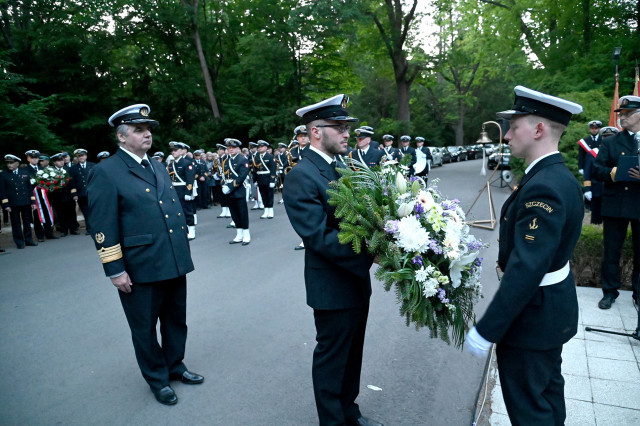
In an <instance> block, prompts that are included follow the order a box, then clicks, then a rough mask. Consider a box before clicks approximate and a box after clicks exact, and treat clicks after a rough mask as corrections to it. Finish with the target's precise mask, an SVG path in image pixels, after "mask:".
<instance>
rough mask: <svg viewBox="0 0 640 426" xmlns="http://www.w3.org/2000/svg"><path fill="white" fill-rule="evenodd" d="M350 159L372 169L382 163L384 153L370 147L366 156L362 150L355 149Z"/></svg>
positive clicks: (350, 154)
mask: <svg viewBox="0 0 640 426" xmlns="http://www.w3.org/2000/svg"><path fill="white" fill-rule="evenodd" d="M349 158H352V159H354V160H356V161H359V162H361V163H363V164H364V165H366V166H367V167H369V168H371V167H375V166H377V165H378V164H380V161H381V160H382V158H384V152H383V151H380V150H379V149H373V148H372V147H371V146H369V149H368V150H367V153H366V154H365V153H364V152H363V151H361V150H360V149H354V150H353V151H351V152H349Z"/></svg>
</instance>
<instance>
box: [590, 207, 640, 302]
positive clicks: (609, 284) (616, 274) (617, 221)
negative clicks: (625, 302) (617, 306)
mask: <svg viewBox="0 0 640 426" xmlns="http://www.w3.org/2000/svg"><path fill="white" fill-rule="evenodd" d="M629 225H631V238H632V243H633V271H632V272H631V285H632V288H633V298H634V300H637V297H638V290H639V288H640V287H639V285H640V284H639V277H640V220H639V219H628V218H620V217H606V216H605V217H603V218H602V229H603V237H604V253H603V256H602V273H601V277H600V278H601V281H602V292H603V293H604V294H605V295H606V294H609V295H612V296H614V297H618V294H619V292H618V289H619V288H620V284H621V282H620V256H621V255H622V245H623V244H624V240H625V238H626V236H627V228H628V227H629Z"/></svg>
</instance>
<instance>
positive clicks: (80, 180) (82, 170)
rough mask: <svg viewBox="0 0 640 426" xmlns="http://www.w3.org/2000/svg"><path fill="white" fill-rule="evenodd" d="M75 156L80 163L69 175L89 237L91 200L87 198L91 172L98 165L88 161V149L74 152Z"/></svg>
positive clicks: (73, 167) (71, 168)
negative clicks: (88, 206)
mask: <svg viewBox="0 0 640 426" xmlns="http://www.w3.org/2000/svg"><path fill="white" fill-rule="evenodd" d="M73 155H75V156H76V158H77V159H78V162H77V163H76V164H74V165H73V166H71V167H70V168H69V174H70V175H71V182H72V184H73V185H72V188H73V189H72V190H71V191H72V193H73V195H74V199H75V200H76V201H77V202H78V206H79V207H80V211H81V212H82V216H83V217H84V223H85V227H86V228H87V229H86V231H85V234H87V235H89V226H88V223H89V219H88V217H89V216H88V215H89V211H88V209H87V205H88V204H89V200H88V198H87V185H88V183H89V172H90V171H91V169H92V168H93V166H95V165H96V163H92V162H91V161H87V150H86V149H82V148H79V149H76V150H75V151H73ZM74 190H75V192H74Z"/></svg>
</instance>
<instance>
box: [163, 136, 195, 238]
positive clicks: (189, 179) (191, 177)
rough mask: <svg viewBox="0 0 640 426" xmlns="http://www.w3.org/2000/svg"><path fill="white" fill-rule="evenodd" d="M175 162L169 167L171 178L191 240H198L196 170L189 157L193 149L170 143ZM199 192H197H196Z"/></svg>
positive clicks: (184, 144)
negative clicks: (195, 202)
mask: <svg viewBox="0 0 640 426" xmlns="http://www.w3.org/2000/svg"><path fill="white" fill-rule="evenodd" d="M169 147H170V148H171V155H173V158H174V160H173V162H172V163H171V164H170V165H169V166H168V167H167V168H168V170H169V176H171V181H172V182H173V186H174V188H175V190H176V192H177V193H178V199H179V200H180V204H181V205H182V210H183V211H184V215H185V219H186V221H187V226H188V233H187V236H188V238H189V239H190V240H193V239H195V238H196V220H195V213H196V210H195V204H194V198H195V196H194V195H195V194H194V192H195V191H194V188H193V185H194V184H195V182H196V168H195V166H194V164H193V161H192V160H191V159H190V158H189V157H187V151H188V150H189V149H190V148H191V147H190V146H189V145H187V144H186V143H184V142H175V141H172V142H169ZM196 191H197V190H196Z"/></svg>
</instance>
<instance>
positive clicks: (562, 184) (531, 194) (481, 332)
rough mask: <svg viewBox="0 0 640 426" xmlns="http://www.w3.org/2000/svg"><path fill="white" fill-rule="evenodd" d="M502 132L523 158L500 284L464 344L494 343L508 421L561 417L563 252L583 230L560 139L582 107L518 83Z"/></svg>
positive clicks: (565, 311) (565, 313)
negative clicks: (505, 130)
mask: <svg viewBox="0 0 640 426" xmlns="http://www.w3.org/2000/svg"><path fill="white" fill-rule="evenodd" d="M515 94H516V99H515V105H514V106H513V109H511V110H508V111H503V112H501V113H498V116H499V117H501V118H504V119H508V120H510V125H511V127H510V129H509V131H508V132H507V134H506V135H505V137H504V138H505V140H506V141H507V142H508V144H509V146H510V147H511V152H512V155H514V156H515V157H517V158H523V159H524V160H525V162H526V163H527V164H528V167H527V169H526V170H525V176H524V177H523V178H522V181H521V182H520V185H518V188H517V189H516V190H515V191H514V192H513V193H512V194H511V195H510V196H509V198H508V199H507V200H506V201H505V203H504V205H503V206H502V212H501V214H500V239H499V241H500V242H499V252H498V266H499V268H500V270H501V271H504V275H503V277H502V281H501V282H500V287H499V288H498V291H497V292H496V294H495V296H494V298H493V300H492V301H491V304H490V305H489V307H488V308H487V310H486V312H485V313H484V315H483V316H482V318H481V319H480V321H479V322H478V323H477V325H476V327H474V328H472V329H471V330H470V331H469V333H468V335H467V339H466V342H465V348H466V349H467V350H468V351H471V352H472V353H474V354H476V355H479V356H486V354H487V352H488V351H489V350H490V348H491V345H492V343H496V344H497V348H496V353H497V359H498V372H499V374H500V384H501V385H502V395H503V396H504V401H505V404H506V407H507V412H508V414H509V418H510V419H511V423H512V424H513V425H563V424H564V420H565V417H566V409H565V402H564V379H563V377H562V372H561V364H562V345H564V344H565V343H566V342H568V341H569V339H571V337H573V336H574V335H575V334H576V332H577V327H578V298H577V295H576V289H575V283H574V279H573V274H572V273H571V269H570V267H569V259H571V256H572V254H573V250H574V248H575V245H576V243H577V242H578V239H579V238H580V231H581V229H582V217H583V215H584V207H583V203H582V188H581V187H580V184H579V183H578V181H577V180H576V179H575V177H574V176H573V175H572V174H571V172H570V171H569V169H567V167H566V165H565V162H564V159H563V157H562V154H560V152H559V151H558V142H559V140H560V136H562V133H563V132H564V130H565V128H566V126H567V124H569V121H570V119H571V115H572V114H578V113H580V112H582V107H581V106H580V105H578V104H576V103H573V102H569V101H567V100H564V99H560V98H557V97H554V96H549V95H546V94H544V93H540V92H537V91H535V90H531V89H528V88H526V87H522V86H517V87H516V88H515Z"/></svg>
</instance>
